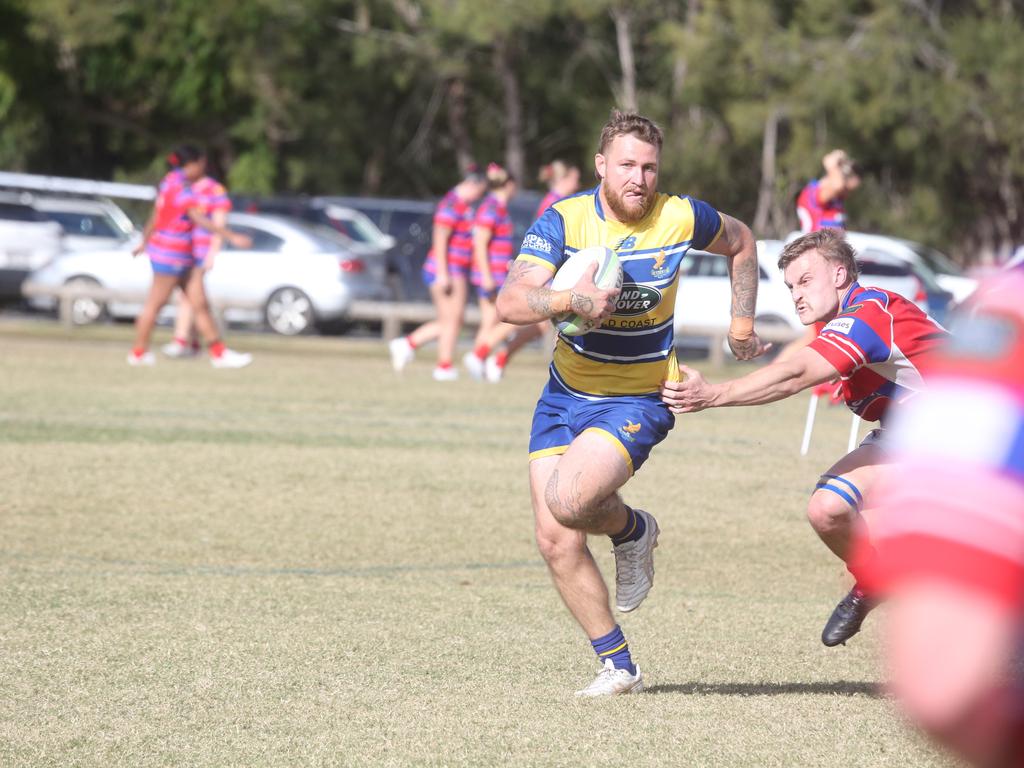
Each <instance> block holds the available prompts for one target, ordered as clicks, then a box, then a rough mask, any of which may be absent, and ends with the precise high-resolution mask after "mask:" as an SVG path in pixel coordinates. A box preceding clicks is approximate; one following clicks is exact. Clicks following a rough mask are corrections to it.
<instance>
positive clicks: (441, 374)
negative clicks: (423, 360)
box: [434, 367, 459, 381]
mask: <svg viewBox="0 0 1024 768" xmlns="http://www.w3.org/2000/svg"><path fill="white" fill-rule="evenodd" d="M458 378H459V372H458V370H456V369H455V368H441V367H435V368H434V381H455V380H456V379H458Z"/></svg>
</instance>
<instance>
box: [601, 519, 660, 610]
mask: <svg viewBox="0 0 1024 768" xmlns="http://www.w3.org/2000/svg"><path fill="white" fill-rule="evenodd" d="M633 512H635V513H636V514H637V515H640V516H641V517H643V520H644V523H645V524H646V530H645V531H644V535H643V536H641V537H640V538H639V539H637V540H636V541H627V542H626V543H625V544H619V545H618V546H617V547H612V552H613V553H614V554H615V607H616V608H618V609H619V610H620V611H622V612H623V613H629V612H630V611H635V610H636V609H637V608H638V607H639V606H640V603H642V602H643V601H644V598H645V597H647V593H648V592H650V591H651V587H652V586H654V548H655V547H656V546H658V521H657V520H655V519H654V515H652V514H649V513H647V512H644V511H643V510H642V509H634V510H633Z"/></svg>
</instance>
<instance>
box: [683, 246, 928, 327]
mask: <svg viewBox="0 0 1024 768" xmlns="http://www.w3.org/2000/svg"><path fill="white" fill-rule="evenodd" d="M784 245H785V243H783V242H782V241H781V240H758V241H757V262H758V267H759V273H758V288H757V316H756V322H757V324H758V326H760V327H765V326H776V327H778V328H780V329H786V330H790V331H793V333H794V335H796V334H799V333H802V332H803V330H804V326H803V324H802V323H801V322H800V319H799V317H798V316H797V314H796V308H795V306H794V305H793V299H792V297H791V296H790V293H789V288H787V287H786V283H785V281H784V280H783V278H782V272H781V271H780V270H779V267H778V261H779V254H780V253H781V252H782V248H783V246H784ZM857 262H858V265H859V267H860V271H861V274H860V277H859V278H858V282H860V284H861V285H872V286H876V287H878V288H882V289H884V290H887V291H893V292H894V293H898V294H900V295H902V296H905V297H907V298H909V299H910V300H911V301H913V302H914V303H915V304H917V305H918V306H919V307H920V308H921V309H923V310H925V311H927V309H928V306H927V303H928V296H927V294H926V292H925V291H924V289H923V286H922V284H921V282H920V280H919V279H918V278H917V277H916V276H915V275H914V273H913V272H912V271H911V268H910V266H909V265H908V264H907V263H906V262H904V261H902V260H900V259H898V258H895V257H893V256H890V255H887V254H885V253H881V252H874V253H866V254H863V253H858V254H857ZM680 273H681V276H680V278H679V289H678V292H677V293H676V307H675V323H674V325H675V330H676V344H677V345H679V346H690V345H694V346H698V347H704V346H706V345H707V337H703V336H691V337H689V338H688V337H687V336H685V335H684V334H685V333H686V331H687V329H693V328H698V329H718V330H724V329H726V328H728V326H729V307H730V306H731V303H732V288H731V285H730V282H729V265H728V261H727V259H726V258H725V257H724V256H720V255H718V254H714V253H706V252H704V251H690V252H688V253H687V254H686V256H685V257H684V258H683V262H682V265H681V266H680Z"/></svg>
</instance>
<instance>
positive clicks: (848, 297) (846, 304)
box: [839, 280, 860, 312]
mask: <svg viewBox="0 0 1024 768" xmlns="http://www.w3.org/2000/svg"><path fill="white" fill-rule="evenodd" d="M859 290H860V283H858V282H857V281H856V280H854V281H853V282H852V283H850V287H849V288H847V289H846V294H845V295H844V296H843V300H842V301H841V302H839V306H840V307H842V308H843V311H844V312H845V311H846V310H847V309H849V308H850V304H852V303H853V294H855V293H857V291H859Z"/></svg>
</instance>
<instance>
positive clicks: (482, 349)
mask: <svg viewBox="0 0 1024 768" xmlns="http://www.w3.org/2000/svg"><path fill="white" fill-rule="evenodd" d="M490 351H491V348H490V347H489V346H487V345H486V344H477V345H476V349H474V350H473V354H474V355H476V356H477V357H479V358H480V359H481V360H486V359H487V354H488V353H489V352H490Z"/></svg>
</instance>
